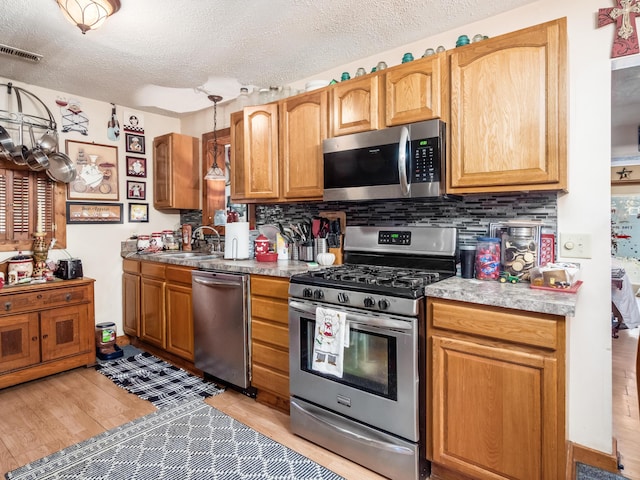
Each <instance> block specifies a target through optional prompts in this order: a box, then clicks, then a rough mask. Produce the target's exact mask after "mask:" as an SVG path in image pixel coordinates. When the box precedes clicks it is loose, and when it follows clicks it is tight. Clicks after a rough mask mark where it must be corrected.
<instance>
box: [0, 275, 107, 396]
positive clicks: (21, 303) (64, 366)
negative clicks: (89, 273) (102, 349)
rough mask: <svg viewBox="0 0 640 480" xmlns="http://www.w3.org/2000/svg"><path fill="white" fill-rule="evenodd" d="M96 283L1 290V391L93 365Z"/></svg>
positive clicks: (82, 281) (86, 281)
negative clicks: (94, 285) (94, 287)
mask: <svg viewBox="0 0 640 480" xmlns="http://www.w3.org/2000/svg"><path fill="white" fill-rule="evenodd" d="M93 284H94V280H92V279H89V278H84V279H77V280H65V281H55V282H54V283H47V284H39V285H25V286H19V287H8V288H4V289H2V290H0V302H1V303H2V305H3V307H4V308H3V310H2V312H1V313H0V388H4V387H8V386H11V385H16V384H18V383H22V382H26V381H29V380H34V379H36V378H41V377H44V376H47V375H52V374H54V373H59V372H62V371H65V370H69V369H72V368H75V367H79V366H83V365H87V366H88V365H92V364H94V363H95V358H96V353H95V341H94V336H95V333H94V332H95V316H94V292H93Z"/></svg>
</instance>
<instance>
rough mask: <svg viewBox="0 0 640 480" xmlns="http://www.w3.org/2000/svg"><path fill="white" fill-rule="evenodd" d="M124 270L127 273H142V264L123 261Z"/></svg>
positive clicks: (134, 261) (135, 261)
mask: <svg viewBox="0 0 640 480" xmlns="http://www.w3.org/2000/svg"><path fill="white" fill-rule="evenodd" d="M122 270H123V271H125V272H127V273H138V274H139V273H140V262H139V261H137V260H129V259H127V258H125V259H124V260H122Z"/></svg>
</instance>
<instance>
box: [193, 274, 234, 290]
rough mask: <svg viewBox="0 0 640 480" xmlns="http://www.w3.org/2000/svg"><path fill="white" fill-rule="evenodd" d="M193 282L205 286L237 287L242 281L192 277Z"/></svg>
mask: <svg viewBox="0 0 640 480" xmlns="http://www.w3.org/2000/svg"><path fill="white" fill-rule="evenodd" d="M192 280H193V282H194V283H199V284H200V285H205V286H207V287H223V288H237V287H242V282H232V281H229V280H210V279H205V278H198V277H193V279H192Z"/></svg>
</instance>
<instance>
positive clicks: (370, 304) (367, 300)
mask: <svg viewBox="0 0 640 480" xmlns="http://www.w3.org/2000/svg"><path fill="white" fill-rule="evenodd" d="M375 304H376V301H375V300H374V299H373V298H371V297H366V298H365V299H364V306H365V307H367V308H371V307H373V306H375Z"/></svg>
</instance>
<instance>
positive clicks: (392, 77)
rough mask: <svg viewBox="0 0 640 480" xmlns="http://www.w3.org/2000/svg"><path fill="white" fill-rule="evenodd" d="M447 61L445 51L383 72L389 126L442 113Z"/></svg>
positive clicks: (387, 123) (416, 120)
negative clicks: (444, 75)
mask: <svg viewBox="0 0 640 480" xmlns="http://www.w3.org/2000/svg"><path fill="white" fill-rule="evenodd" d="M445 64H446V54H445V53H444V52H443V53H439V54H437V55H432V56H430V57H426V58H422V59H419V60H415V61H413V62H408V63H405V64H402V65H401V66H399V67H395V68H390V69H388V70H386V71H385V72H384V85H385V88H386V109H385V120H386V125H387V126H388V127H390V126H394V125H403V124H406V123H411V122H420V121H422V120H429V119H432V118H441V117H442V116H443V108H442V105H443V104H444V102H445V101H446V97H444V98H443V96H444V94H445V89H444V88H443V77H442V75H443V73H444V71H445V68H444V66H445Z"/></svg>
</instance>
